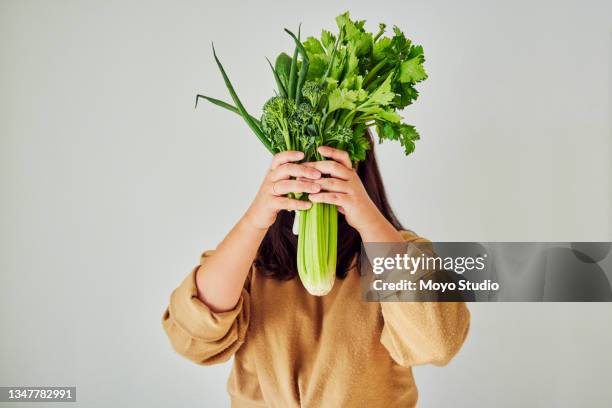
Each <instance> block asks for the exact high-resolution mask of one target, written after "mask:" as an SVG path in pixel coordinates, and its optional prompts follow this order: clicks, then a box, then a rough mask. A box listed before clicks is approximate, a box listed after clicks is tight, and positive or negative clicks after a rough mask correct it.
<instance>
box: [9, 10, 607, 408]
mask: <svg viewBox="0 0 612 408" xmlns="http://www.w3.org/2000/svg"><path fill="white" fill-rule="evenodd" d="M346 9H350V11H351V13H352V15H353V16H354V17H358V18H364V19H367V20H368V28H369V29H370V30H371V31H375V29H376V27H377V25H376V24H377V23H378V22H379V21H384V22H386V23H388V24H397V25H399V26H400V27H401V28H402V29H403V30H404V31H405V32H406V33H407V35H408V36H409V37H410V38H412V39H414V40H415V42H417V43H420V44H422V45H423V46H424V48H425V51H426V55H427V59H428V60H427V65H426V66H427V69H428V72H429V74H430V79H429V80H428V81H426V82H425V83H423V84H422V86H420V90H421V93H422V97H421V98H420V100H419V101H418V102H417V104H416V105H414V106H412V107H409V109H408V110H407V111H406V112H405V114H406V116H407V117H408V119H409V120H408V121H409V122H410V123H413V124H415V125H416V126H417V127H418V129H419V130H420V132H421V134H422V140H421V141H420V142H419V143H418V145H417V149H416V153H415V154H414V155H412V156H410V157H409V158H405V157H404V156H403V154H402V151H401V149H400V147H399V146H397V145H393V144H388V145H382V146H380V147H377V149H378V157H379V161H380V165H381V169H382V172H383V177H384V179H385V182H386V186H387V190H388V192H389V195H390V198H391V202H392V204H393V206H394V208H395V209H396V211H397V213H398V215H399V216H400V218H401V220H402V222H403V223H404V224H405V225H406V226H407V227H409V228H411V229H413V230H415V231H417V232H418V233H419V234H421V235H423V236H425V237H428V238H430V239H432V240H438V241H443V240H461V241H487V240H490V241H494V240H504V241H513V240H541V241H580V240H591V241H595V240H604V241H610V240H612V225H611V217H610V214H611V213H612V176H611V174H612V164H611V160H610V159H611V157H612V141H611V135H612V129H611V112H612V103H611V99H612V98H611V95H612V91H611V88H612V87H611V85H612V23H611V20H610V16H611V15H612V4H611V3H609V2H606V1H593V0H590V1H550V2H546V1H517V0H514V1H505V2H501V1H498V2H490V1H482V2H476V1H463V2H457V1H431V0H430V1H381V0H377V1H368V2H359V3H357V2H350V3H349V2H334V3H333V5H331V2H329V1H308V2H300V3H292V2H281V1H276V2H267V1H258V2H250V3H248V4H247V2H238V1H228V0H223V1H215V2H211V1H208V2H207V1H191V2H185V1H183V2H150V1H149V2H135V1H130V2H127V1H112V2H111V1H104V2H101V1H100V2H85V1H53V2H51V1H6V0H2V1H0V187H1V190H0V191H1V201H0V333H1V334H0V385H4V386H9V385H76V386H77V387H78V400H79V403H77V404H76V405H77V406H84V407H85V406H87V407H94V406H100V407H108V406H150V407H153V406H159V407H167V406H206V407H209V406H210V407H222V406H227V404H228V399H227V396H226V391H225V382H226V378H227V375H228V372H229V365H224V366H216V367H200V366H196V365H194V364H192V363H190V362H188V361H186V360H183V359H180V358H179V357H178V356H177V355H175V354H174V353H173V352H172V350H171V348H170V344H169V343H168V341H167V339H166V337H165V335H164V333H163V331H162V328H161V315H162V312H163V309H164V307H165V305H166V302H167V300H168V296H169V294H170V292H171V290H172V289H173V288H174V287H175V286H177V285H178V284H179V282H180V281H181V280H182V278H183V277H184V276H185V275H186V274H187V273H188V272H189V271H190V269H191V268H192V266H194V265H195V264H196V263H197V262H198V257H199V254H200V252H201V250H203V249H206V248H211V247H214V246H215V245H216V243H217V242H218V241H219V240H220V239H221V238H222V237H223V236H224V234H225V232H227V231H228V230H229V228H230V227H231V226H232V224H233V223H234V222H235V220H236V219H237V218H238V217H239V216H240V215H241V214H242V212H243V211H244V210H245V209H246V207H247V206H248V204H249V200H250V199H251V197H252V196H253V194H254V193H255V191H256V189H257V186H258V184H259V181H260V179H261V177H262V175H263V174H264V172H265V168H266V166H267V163H268V160H269V157H268V153H267V152H266V151H265V150H264V148H263V147H262V146H260V144H259V142H258V141H257V140H256V138H255V137H254V136H253V135H252V134H251V133H250V131H249V130H248V129H247V127H246V125H244V124H243V123H242V122H241V121H240V120H239V118H238V117H235V116H233V115H232V114H231V113H227V112H225V111H221V110H220V109H218V108H216V107H213V106H207V105H202V106H201V107H200V108H198V110H194V109H193V102H194V95H195V94H196V93H197V92H204V91H205V92H206V93H207V94H210V95H213V96H219V97H222V98H223V99H228V98H227V94H226V91H225V89H224V86H223V83H222V80H221V78H220V75H219V74H218V72H217V70H216V67H215V65H214V62H213V59H212V54H211V49H210V43H211V41H214V42H215V45H216V47H217V50H218V53H219V56H220V58H222V60H223V62H224V64H225V66H226V69H227V71H228V73H229V75H230V76H231V78H232V80H233V81H234V84H235V86H236V88H237V90H238V92H239V94H240V96H241V97H242V99H243V100H244V101H245V103H246V105H247V106H248V107H249V108H250V109H251V110H252V111H253V112H254V113H258V109H259V107H260V106H261V105H262V103H263V102H264V101H265V100H266V99H267V98H268V97H269V96H270V95H271V93H272V88H273V86H274V84H273V78H272V75H271V74H270V72H269V70H268V67H267V63H266V62H265V60H264V56H269V57H274V56H275V55H276V54H277V53H278V52H279V51H281V50H290V49H292V47H291V40H290V39H289V38H288V37H287V36H286V35H285V34H284V33H283V31H282V28H283V27H290V28H294V29H295V28H296V27H297V25H298V23H299V22H302V23H303V26H302V32H303V33H307V34H317V33H318V32H319V30H320V29H321V28H323V27H326V28H334V21H333V19H334V17H335V16H336V15H337V14H339V13H341V12H343V11H344V10H346ZM470 308H471V311H472V328H471V334H470V337H469V338H468V340H467V342H466V344H465V346H464V348H463V350H462V351H461V353H460V354H459V355H458V356H457V357H456V359H455V360H454V361H453V362H452V363H451V364H450V365H449V366H448V367H446V368H442V369H441V368H433V367H423V368H416V369H415V375H416V379H417V382H418V385H419V389H420V406H422V407H438V406H448V405H452V406H455V407H474V406H477V407H490V406H496V407H515V406H525V407H574V406H589V407H604V406H606V407H607V406H610V405H612V383H610V369H611V368H612V353H611V351H610V344H612V329H611V328H610V323H611V322H612V305H609V304H477V305H471V306H470ZM347 392H350V390H347ZM24 406H25V405H24ZM36 406H39V405H36ZM71 406H74V405H71Z"/></svg>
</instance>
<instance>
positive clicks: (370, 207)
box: [304, 146, 387, 235]
mask: <svg viewBox="0 0 612 408" xmlns="http://www.w3.org/2000/svg"><path fill="white" fill-rule="evenodd" d="M319 153H320V154H321V155H322V156H323V157H327V158H329V159H332V160H325V161H317V162H309V163H304V165H305V166H308V167H311V168H314V169H317V170H319V171H320V172H321V173H323V174H328V175H329V176H330V177H324V178H319V179H317V180H313V181H314V182H315V183H316V184H318V185H320V186H321V192H319V193H314V194H312V193H311V194H310V195H309V199H310V201H312V202H313V203H328V204H335V205H337V206H338V211H340V212H341V213H343V214H344V216H345V217H346V221H347V222H348V223H349V225H351V226H352V227H353V228H355V229H356V230H357V231H359V233H362V232H363V231H365V230H368V229H371V228H373V227H375V226H376V225H378V224H380V223H386V222H387V220H386V219H385V217H384V216H383V215H382V214H381V212H380V211H379V210H378V208H377V207H376V205H375V204H374V202H373V201H372V199H371V198H370V196H369V195H368V193H367V191H366V189H365V187H364V186H363V184H362V182H361V179H360V178H359V176H358V175H357V172H356V171H355V169H353V168H352V166H351V160H350V158H349V155H348V153H347V152H345V151H343V150H338V149H334V148H333V147H328V146H321V147H319ZM362 235H363V234H362Z"/></svg>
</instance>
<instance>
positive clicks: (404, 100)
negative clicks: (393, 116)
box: [393, 82, 419, 109]
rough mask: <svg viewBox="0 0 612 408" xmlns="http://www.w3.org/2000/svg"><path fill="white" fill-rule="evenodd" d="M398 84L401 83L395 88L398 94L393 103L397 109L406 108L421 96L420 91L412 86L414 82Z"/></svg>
mask: <svg viewBox="0 0 612 408" xmlns="http://www.w3.org/2000/svg"><path fill="white" fill-rule="evenodd" d="M397 85H399V86H397V89H396V90H395V92H396V94H397V95H396V96H395V98H394V99H393V104H394V105H395V107H396V108H397V109H403V108H405V107H406V106H408V105H410V104H411V103H412V102H414V101H415V100H416V99H417V98H418V97H419V91H417V90H416V89H415V88H414V87H413V86H412V85H413V84H409V83H407V84H402V83H401V82H398V83H397Z"/></svg>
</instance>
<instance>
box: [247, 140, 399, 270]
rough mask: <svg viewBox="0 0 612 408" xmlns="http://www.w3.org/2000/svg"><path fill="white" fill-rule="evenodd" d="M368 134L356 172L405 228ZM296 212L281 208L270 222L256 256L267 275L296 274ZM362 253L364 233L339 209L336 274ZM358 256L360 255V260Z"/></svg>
mask: <svg viewBox="0 0 612 408" xmlns="http://www.w3.org/2000/svg"><path fill="white" fill-rule="evenodd" d="M367 135H368V138H369V139H370V144H371V145H372V149H370V150H369V151H368V152H367V153H366V158H365V160H364V161H362V162H360V163H359V166H358V167H357V174H358V175H359V178H360V179H361V182H362V183H363V186H364V187H365V189H366V191H367V192H368V194H369V196H370V198H371V199H372V201H373V202H374V204H375V205H376V207H378V209H379V211H380V212H381V213H382V215H383V216H384V217H385V218H386V219H387V220H388V221H389V222H390V223H391V224H392V225H393V226H394V227H395V228H397V229H398V230H401V229H402V225H401V224H400V222H399V220H398V219H397V218H396V217H395V214H393V210H392V209H391V206H390V205H389V201H388V200H387V195H386V193H385V188H384V186H383V182H382V178H381V177H380V171H379V170H378V164H377V163H376V155H375V154H374V142H373V138H372V135H371V133H370V132H369V131H368V134H367ZM293 219H294V213H293V212H289V211H281V212H280V213H279V214H278V216H277V217H276V221H275V222H274V224H272V225H271V226H270V228H269V229H268V232H267V233H266V236H265V237H264V239H263V241H262V243H261V245H260V247H259V250H258V251H257V256H256V257H255V267H256V268H257V270H258V271H260V272H261V273H263V274H264V275H266V276H269V277H272V278H275V279H280V280H289V279H292V278H294V277H295V276H297V274H298V272H297V263H296V255H297V236H295V235H293V232H292V231H291V229H292V226H293ZM360 253H361V237H360V236H359V233H358V232H357V231H356V230H355V229H354V228H353V227H351V226H350V225H348V223H347V222H346V219H345V218H344V215H342V214H340V213H338V264H337V266H336V276H337V277H338V278H340V279H342V278H344V277H345V276H346V275H347V273H348V271H349V270H350V269H351V267H352V266H353V260H354V259H355V256H358V255H359V254H360ZM358 259H359V258H357V260H358Z"/></svg>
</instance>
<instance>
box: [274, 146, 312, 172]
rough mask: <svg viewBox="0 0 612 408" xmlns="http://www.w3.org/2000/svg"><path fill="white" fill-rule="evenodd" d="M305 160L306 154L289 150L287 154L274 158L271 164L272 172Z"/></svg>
mask: <svg viewBox="0 0 612 408" xmlns="http://www.w3.org/2000/svg"><path fill="white" fill-rule="evenodd" d="M303 158H304V152H299V151H295V150H288V151H286V152H280V153H277V154H275V155H274V157H273V158H272V164H270V170H274V169H276V168H278V167H279V166H281V165H283V164H285V163H289V162H294V161H300V160H302V159H303Z"/></svg>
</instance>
